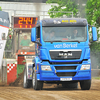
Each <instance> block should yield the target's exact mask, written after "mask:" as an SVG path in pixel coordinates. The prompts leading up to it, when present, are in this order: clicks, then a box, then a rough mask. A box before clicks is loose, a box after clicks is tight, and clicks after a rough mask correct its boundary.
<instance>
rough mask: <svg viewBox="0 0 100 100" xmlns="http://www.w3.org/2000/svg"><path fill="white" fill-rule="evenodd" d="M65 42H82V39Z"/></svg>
mask: <svg viewBox="0 0 100 100" xmlns="http://www.w3.org/2000/svg"><path fill="white" fill-rule="evenodd" d="M65 42H78V43H80V41H78V40H74V41H65Z"/></svg>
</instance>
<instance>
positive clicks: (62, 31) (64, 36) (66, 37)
mask: <svg viewBox="0 0 100 100" xmlns="http://www.w3.org/2000/svg"><path fill="white" fill-rule="evenodd" d="M86 39H87V28H86V26H83V27H43V40H44V41H45V42H50V41H52V42H53V41H54V42H60V41H62V42H63V41H66V42H68V41H79V42H83V41H86Z"/></svg>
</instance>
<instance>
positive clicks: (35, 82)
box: [32, 67, 43, 90]
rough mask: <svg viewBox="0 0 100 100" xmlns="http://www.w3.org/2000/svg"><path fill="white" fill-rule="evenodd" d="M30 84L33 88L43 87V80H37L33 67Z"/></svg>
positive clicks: (40, 88)
mask: <svg viewBox="0 0 100 100" xmlns="http://www.w3.org/2000/svg"><path fill="white" fill-rule="evenodd" d="M32 85H33V88H34V90H42V88H43V82H41V81H38V80H37V76H36V72H35V67H34V69H33V73H32Z"/></svg>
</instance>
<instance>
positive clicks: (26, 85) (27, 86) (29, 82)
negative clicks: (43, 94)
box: [23, 67, 32, 88]
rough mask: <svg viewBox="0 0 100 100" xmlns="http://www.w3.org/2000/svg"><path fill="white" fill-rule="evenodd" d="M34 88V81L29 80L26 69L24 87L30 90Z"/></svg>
mask: <svg viewBox="0 0 100 100" xmlns="http://www.w3.org/2000/svg"><path fill="white" fill-rule="evenodd" d="M31 86H32V81H31V80H29V79H27V70H26V67H25V69H24V78H23V87H24V88H30V87H31Z"/></svg>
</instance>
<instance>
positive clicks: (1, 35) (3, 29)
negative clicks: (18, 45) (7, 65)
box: [0, 11, 10, 70]
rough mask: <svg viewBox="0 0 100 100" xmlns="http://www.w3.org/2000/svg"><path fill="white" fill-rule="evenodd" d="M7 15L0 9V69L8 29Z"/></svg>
mask: <svg viewBox="0 0 100 100" xmlns="http://www.w3.org/2000/svg"><path fill="white" fill-rule="evenodd" d="M9 24H10V21H9V15H8V13H7V12H4V11H0V70H1V68H2V60H3V53H4V49H5V45H6V39H7V35H8V30H9Z"/></svg>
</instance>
